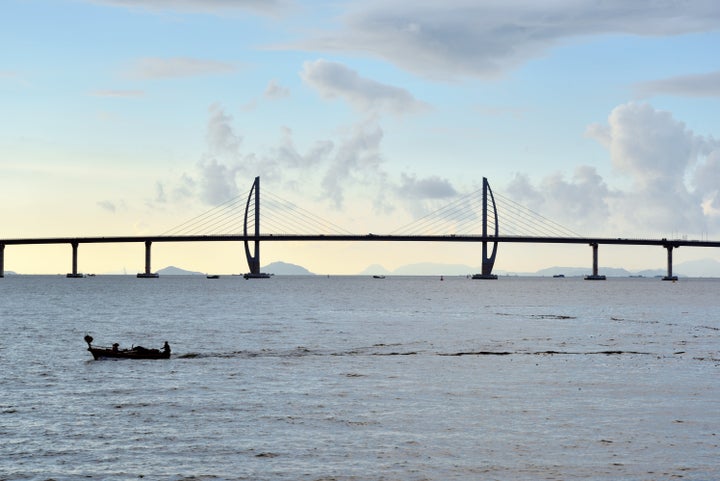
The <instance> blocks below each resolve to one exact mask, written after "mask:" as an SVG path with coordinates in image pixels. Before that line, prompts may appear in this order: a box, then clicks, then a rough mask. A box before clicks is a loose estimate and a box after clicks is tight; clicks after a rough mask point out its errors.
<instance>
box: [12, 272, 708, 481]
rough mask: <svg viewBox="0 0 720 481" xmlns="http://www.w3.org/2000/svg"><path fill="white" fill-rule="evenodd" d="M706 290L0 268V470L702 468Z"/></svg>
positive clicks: (133, 473)
mask: <svg viewBox="0 0 720 481" xmlns="http://www.w3.org/2000/svg"><path fill="white" fill-rule="evenodd" d="M718 290H720V281H714V280H685V279H683V280H681V281H680V282H677V283H669V282H661V281H659V280H656V279H609V280H608V281H605V282H585V281H582V280H579V279H570V278H568V279H525V278H501V279H499V280H497V281H472V280H468V279H465V278H446V279H445V280H444V281H442V282H440V281H439V279H438V278H429V277H428V278H393V277H389V278H387V279H383V280H378V279H371V278H365V277H330V278H327V277H275V278H273V279H269V280H254V281H245V280H243V279H242V278H239V277H223V278H221V279H219V280H208V279H205V278H203V277H164V278H160V279H135V278H131V277H123V276H117V277H113V276H108V277H104V276H99V277H96V278H85V279H65V278H61V277H54V276H37V277H34V276H13V277H7V278H5V279H0V319H1V323H2V324H1V327H2V329H1V330H0V364H1V365H2V370H3V373H2V377H1V378H0V393H1V394H2V396H1V397H0V439H1V440H2V443H0V480H3V481H4V480H47V479H53V480H60V481H62V480H78V479H97V480H126V479H139V478H145V479H168V480H311V481H315V480H324V481H328V480H480V479H498V480H531V479H532V480H535V479H552V480H568V479H583V480H617V479H624V480H658V479H678V478H683V479H690V480H711V479H719V478H720V463H718V459H720V457H719V455H720V447H719V446H720V385H719V383H718V380H719V375H720V319H719V317H720V316H719V312H718V308H717V303H716V299H717V294H718ZM85 333H90V334H92V335H93V337H94V338H95V340H96V343H98V344H111V343H112V342H120V343H121V345H124V346H129V345H131V344H133V343H134V344H142V345H145V346H146V347H160V346H161V345H162V342H163V341H165V340H168V341H169V342H170V344H171V346H172V347H173V357H172V359H170V360H164V361H93V360H92V356H91V355H90V353H88V352H87V351H86V350H85V348H86V345H85V344H84V342H83V340H82V338H83V336H84V334H85Z"/></svg>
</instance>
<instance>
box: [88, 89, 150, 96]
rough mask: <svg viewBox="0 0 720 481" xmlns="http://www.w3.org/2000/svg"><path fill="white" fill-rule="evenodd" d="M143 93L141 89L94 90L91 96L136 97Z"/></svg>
mask: <svg viewBox="0 0 720 481" xmlns="http://www.w3.org/2000/svg"><path fill="white" fill-rule="evenodd" d="M143 95H145V93H144V92H143V91H142V90H95V91H94V92H92V96H93V97H110V98H136V97H142V96H143Z"/></svg>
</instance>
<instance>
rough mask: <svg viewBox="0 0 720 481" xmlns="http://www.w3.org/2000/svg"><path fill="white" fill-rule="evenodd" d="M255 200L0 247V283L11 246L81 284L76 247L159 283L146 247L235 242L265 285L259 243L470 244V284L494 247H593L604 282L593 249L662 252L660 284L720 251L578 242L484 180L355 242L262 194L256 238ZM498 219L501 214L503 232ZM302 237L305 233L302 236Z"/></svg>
mask: <svg viewBox="0 0 720 481" xmlns="http://www.w3.org/2000/svg"><path fill="white" fill-rule="evenodd" d="M260 200H261V199H260V178H259V177H256V178H255V181H254V182H253V184H252V187H251V188H250V191H249V193H248V195H247V199H246V200H245V197H244V194H243V195H242V196H238V197H236V198H234V199H231V200H229V201H227V202H225V203H223V204H221V205H219V206H216V207H214V208H213V209H211V210H210V211H208V212H206V213H204V214H201V215H199V216H197V217H195V218H193V219H190V220H189V221H187V222H185V223H183V224H181V225H179V226H177V227H175V228H173V229H171V230H170V231H167V232H166V233H164V234H161V235H154V236H116V237H51V238H20V239H0V277H2V276H3V274H4V259H5V247H6V246H13V245H40V244H67V245H70V246H71V248H72V272H70V273H68V277H82V276H83V275H82V274H81V273H79V272H78V268H77V265H78V262H77V261H78V248H79V246H80V245H81V244H93V243H95V244H97V243H105V244H108V243H144V244H145V270H144V272H141V273H138V277H146V278H154V277H158V276H157V274H156V273H153V272H152V268H151V260H152V256H151V249H152V245H153V243H167V242H240V241H242V242H243V243H244V250H245V257H246V260H247V264H248V269H249V272H247V273H246V274H245V277H246V278H248V279H252V278H267V277H270V275H269V274H267V273H263V272H261V271H260V244H261V243H262V242H298V241H314V242H333V241H344V242H347V241H352V242H356V241H357V242H446V243H447V242H449V243H455V242H463V243H467V242H470V243H480V244H481V246H482V251H481V254H482V257H481V261H482V267H481V272H480V273H477V274H475V275H473V276H472V277H473V279H496V278H497V276H496V275H495V274H493V272H492V271H493V267H494V265H495V259H496V256H497V252H498V245H499V244H501V243H525V244H531V243H534V244H585V245H589V246H591V247H592V253H593V262H592V274H590V275H588V276H586V279H589V280H601V279H605V276H603V275H600V274H599V273H598V248H599V246H600V245H637V246H660V247H663V248H665V249H666V250H667V275H666V276H665V277H664V279H665V280H676V279H677V277H676V276H674V275H673V272H672V254H673V249H676V248H678V247H681V246H688V247H720V242H716V241H707V240H705V241H703V240H687V239H670V240H669V239H665V238H662V239H629V238H621V237H616V238H603V237H583V236H580V235H578V234H575V233H574V232H572V231H570V230H568V229H566V228H564V227H562V226H560V225H559V224H557V223H554V222H552V221H550V220H549V219H546V218H544V217H542V216H541V215H539V214H537V213H535V212H532V211H530V210H529V209H527V208H525V207H523V206H520V205H519V204H517V203H515V202H513V201H512V200H511V199H508V198H506V197H504V196H501V195H499V194H497V193H495V194H494V193H493V192H492V189H491V188H490V184H489V183H488V181H487V179H486V178H483V182H482V190H481V191H477V192H473V193H471V194H468V195H467V196H463V197H462V198H460V199H457V200H455V201H454V202H451V203H450V204H448V205H446V206H445V207H443V208H441V209H438V210H437V211H435V212H431V213H429V214H427V215H425V216H424V217H421V218H420V219H417V220H415V221H413V222H412V223H410V224H408V225H406V226H403V227H401V228H399V229H397V230H395V231H393V232H392V233H390V234H364V235H361V234H354V233H351V232H348V231H346V230H344V229H342V228H339V227H338V226H335V225H334V224H332V223H330V222H328V221H326V220H324V219H321V218H319V217H318V216H316V215H314V214H312V213H310V212H308V211H305V210H304V209H301V208H300V207H298V206H296V205H294V204H292V203H290V202H288V201H285V200H284V199H281V198H279V197H277V196H275V195H274V194H272V193H269V194H268V193H263V206H265V207H268V206H269V207H270V209H269V212H270V214H269V215H268V209H267V208H265V207H264V208H263V212H264V215H263V218H262V221H263V225H270V228H271V229H272V232H273V233H262V231H261V228H260V221H261V217H260V207H261V201H260ZM498 201H501V202H498ZM478 202H479V204H478ZM243 206H244V209H242V207H243ZM499 207H500V208H499ZM478 211H479V212H478ZM499 211H501V212H502V214H503V215H502V219H503V226H504V227H503V229H502V230H501V228H500V222H499V220H500V216H499V215H498V212H499ZM478 221H479V223H480V225H479V226H478ZM478 227H479V228H480V233H479V234H478V233H477V232H478V230H477V229H478ZM239 231H242V234H238V233H237V232H239ZM302 231H305V233H301V232H302ZM328 231H330V232H328ZM209 232H213V233H209ZM283 232H291V233H283ZM437 232H441V234H438V233H437Z"/></svg>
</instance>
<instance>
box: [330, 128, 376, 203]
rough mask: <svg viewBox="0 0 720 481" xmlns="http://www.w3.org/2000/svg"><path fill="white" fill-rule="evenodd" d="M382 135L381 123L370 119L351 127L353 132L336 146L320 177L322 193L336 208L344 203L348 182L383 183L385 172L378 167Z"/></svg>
mask: <svg viewBox="0 0 720 481" xmlns="http://www.w3.org/2000/svg"><path fill="white" fill-rule="evenodd" d="M382 138H383V131H382V129H381V128H380V126H378V125H377V124H375V123H372V122H369V123H364V124H358V125H356V126H354V128H353V129H352V135H351V136H350V137H348V138H346V139H344V140H343V141H342V142H341V143H340V144H339V145H338V148H337V150H335V152H334V155H333V156H332V157H331V163H330V166H329V167H328V169H327V171H326V173H325V176H324V177H323V180H322V189H323V193H324V194H325V195H326V196H327V197H328V198H329V199H330V200H331V201H332V202H333V203H334V205H335V207H337V208H340V207H342V206H343V203H344V200H345V193H344V192H345V188H346V187H347V185H348V184H349V183H350V182H352V183H360V184H366V185H368V184H370V185H372V184H375V188H377V186H378V184H382V183H383V182H382V180H383V178H384V177H385V175H386V174H385V173H384V172H383V171H382V170H381V168H380V165H381V164H382V155H381V153H380V143H381V141H382Z"/></svg>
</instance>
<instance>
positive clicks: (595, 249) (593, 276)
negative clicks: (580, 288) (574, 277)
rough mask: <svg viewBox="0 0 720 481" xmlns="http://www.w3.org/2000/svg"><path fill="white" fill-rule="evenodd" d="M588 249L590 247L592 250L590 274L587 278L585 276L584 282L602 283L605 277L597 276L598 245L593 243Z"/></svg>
mask: <svg viewBox="0 0 720 481" xmlns="http://www.w3.org/2000/svg"><path fill="white" fill-rule="evenodd" d="M590 247H592V250H593V267H592V274H591V275H589V276H585V280H586V281H604V280H605V279H606V277H605V276H603V275H600V274H598V245H597V243H596V242H593V243H592V244H590Z"/></svg>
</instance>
